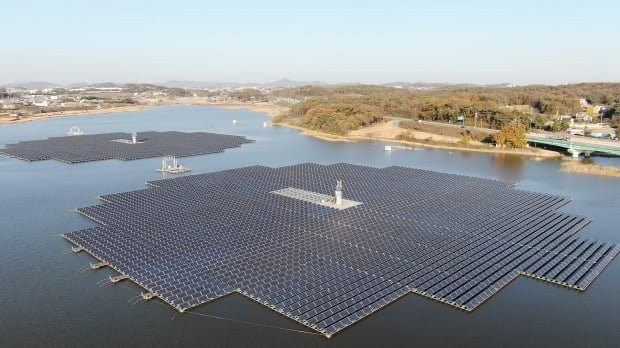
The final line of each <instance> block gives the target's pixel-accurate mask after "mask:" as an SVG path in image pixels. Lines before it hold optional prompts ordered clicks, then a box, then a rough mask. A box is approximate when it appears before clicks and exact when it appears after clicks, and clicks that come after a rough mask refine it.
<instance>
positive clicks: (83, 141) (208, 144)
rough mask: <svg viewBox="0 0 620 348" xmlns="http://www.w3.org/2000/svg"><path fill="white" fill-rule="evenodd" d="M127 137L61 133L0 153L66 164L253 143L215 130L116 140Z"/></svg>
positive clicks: (207, 150)
mask: <svg viewBox="0 0 620 348" xmlns="http://www.w3.org/2000/svg"><path fill="white" fill-rule="evenodd" d="M119 139H127V140H129V139H131V134H129V133H105V134H92V135H80V136H65V137H56V138H49V139H45V140H34V141H23V142H19V143H17V144H9V145H6V147H5V148H4V149H2V150H0V153H1V154H4V155H6V156H10V157H15V158H18V159H21V160H25V161H42V160H49V159H55V160H58V161H61V162H66V163H81V162H91V161H102V160H108V159H118V160H123V161H130V160H137V159H143V158H152V157H160V156H166V155H167V156H175V157H189V156H198V155H207V154H212V153H218V152H223V151H224V150H225V149H229V148H233V147H239V146H241V145H243V144H248V143H252V142H254V140H250V139H247V138H245V137H243V136H236V135H226V134H216V133H205V132H195V133H184V132H172V131H171V132H139V133H138V142H137V143H136V144H133V143H131V142H129V141H127V142H119V141H115V140H119Z"/></svg>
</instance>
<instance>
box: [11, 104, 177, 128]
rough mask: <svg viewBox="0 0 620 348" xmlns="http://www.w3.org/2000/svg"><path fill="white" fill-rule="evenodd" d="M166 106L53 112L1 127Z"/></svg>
mask: <svg viewBox="0 0 620 348" xmlns="http://www.w3.org/2000/svg"><path fill="white" fill-rule="evenodd" d="M166 105H170V104H168V103H163V104H139V105H131V106H113V107H110V108H105V109H93V110H67V111H53V112H46V113H43V114H38V115H41V116H28V117H22V118H13V119H4V118H0V125H5V124H18V123H26V122H34V121H40V120H46V119H50V118H60V117H70V116H91V115H102V114H115V113H119V112H134V111H141V110H145V109H150V108H155V107H158V106H166Z"/></svg>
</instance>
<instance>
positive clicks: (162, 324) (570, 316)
mask: <svg viewBox="0 0 620 348" xmlns="http://www.w3.org/2000/svg"><path fill="white" fill-rule="evenodd" d="M233 120H237V122H236V123H235V124H233V122H232V121H233ZM268 120H269V119H268V117H267V116H265V115H264V114H260V113H254V112H249V111H233V110H221V109H215V108H210V107H188V106H171V107H162V108H154V109H148V110H144V111H140V112H133V113H117V114H107V115H93V116H83V117H64V118H56V119H48V120H42V121H37V122H31V123H22V124H16V125H3V126H0V145H4V144H10V143H15V142H18V141H23V140H37V139H45V138H48V137H53V136H64V135H65V134H66V132H67V131H68V130H69V128H70V127H72V126H78V127H80V128H81V129H82V130H83V131H84V132H86V133H88V134H93V133H107V132H134V131H136V132H138V134H139V132H140V131H168V130H178V131H185V132H195V131H204V132H215V133H224V134H234V135H243V136H247V137H248V138H250V139H254V140H256V143H253V144H246V145H243V146H242V147H240V148H235V149H228V150H226V151H225V152H223V153H219V154H214V155H207V156H197V157H188V158H182V159H180V164H182V165H183V166H186V167H189V168H192V169H193V173H204V172H210V171H219V170H223V169H228V168H237V167H243V166H249V165H265V166H271V167H279V166H285V165H291V164H297V163H303V162H315V163H321V164H332V163H337V162H348V163H354V164H360V165H368V166H374V167H387V166H392V165H399V166H406V167H414V168H421V169H427V170H435V171H441V172H447V173H453V174H460V175H469V176H477V177H484V178H497V179H504V180H511V181H515V182H517V183H518V186H517V187H518V188H520V189H524V190H531V191H537V192H544V193H550V194H556V195H561V196H566V197H570V198H571V199H572V202H571V203H569V204H568V205H566V206H564V207H563V208H562V209H561V211H565V212H569V213H573V214H579V215H584V216H589V217H593V218H594V221H593V222H592V223H591V224H589V225H588V226H587V227H586V228H585V229H583V230H582V231H581V232H579V234H578V235H579V236H581V237H584V238H590V239H595V240H601V241H609V242H612V243H620V231H619V228H618V219H617V212H618V211H620V179H614V178H606V177H597V176H586V175H577V174H565V173H560V172H559V169H560V165H561V161H560V160H534V159H530V158H523V157H520V156H509V155H498V154H486V153H474V152H462V151H448V150H435V149H424V148H415V149H413V150H395V151H392V152H386V151H384V146H385V145H388V144H389V143H387V142H383V141H367V142H329V141H323V140H319V139H315V138H312V137H308V136H304V135H300V134H299V132H298V131H296V130H292V129H288V128H283V127H264V126H263V122H265V121H268ZM593 161H594V162H595V163H597V164H602V165H611V166H618V167H620V159H617V158H600V157H596V158H594V159H593ZM160 165H161V159H160V158H153V159H144V160H138V161H128V162H124V161H117V160H110V161H102V162H90V163H82V164H74V165H69V164H65V163H61V162H57V161H42V162H31V163H29V162H24V161H20V160H17V159H12V158H7V157H4V156H0V347H24V346H46V347H50V346H76V347H83V346H148V347H157V346H161V347H170V346H253V347H256V346H269V347H273V346H298V347H301V346H313V347H314V346H332V347H342V346H346V347H349V346H414V345H415V346H459V347H468V346H471V347H480V346H493V347H497V346H502V347H507V346H514V347H522V346H545V347H549V346H563V347H567V346H571V347H583V346H597V347H612V346H617V345H618V344H619V342H620V329H619V323H620V261H618V260H615V261H614V262H612V263H611V265H610V266H609V267H608V268H607V269H605V270H604V271H603V273H602V274H601V275H600V276H599V278H597V279H596V280H595V281H594V283H593V284H592V285H591V286H590V287H589V288H588V289H587V291H585V292H579V291H575V290H571V289H568V288H564V287H560V286H556V285H552V284H550V283H546V282H542V281H537V280H533V279H529V278H525V277H519V278H518V279H517V280H515V281H514V282H512V283H511V284H509V285H508V286H507V287H506V288H504V289H503V290H501V291H500V292H499V293H498V294H497V295H495V296H494V297H492V298H491V299H489V300H488V301H487V302H486V303H484V304H483V305H482V306H480V307H479V308H478V309H477V310H475V311H474V312H471V313H466V312H463V311H459V310H456V309H454V308H452V307H449V306H446V305H443V304H440V303H438V302H434V301H431V300H429V299H426V298H422V297H419V296H416V295H413V294H411V295H408V296H405V297H404V298H402V299H400V300H399V301H397V302H395V303H393V304H391V305H389V306H388V307H386V308H385V309H383V310H381V311H379V312H377V313H375V314H373V315H371V316H369V317H368V318H367V319H365V320H363V321H361V322H359V323H357V324H355V325H353V326H351V327H350V328H348V329H346V330H344V331H343V332H342V333H339V334H338V335H336V336H334V337H333V338H331V339H326V338H324V337H323V336H321V335H315V334H313V333H311V332H310V331H309V330H308V329H307V328H305V327H303V326H301V325H298V324H297V323H295V322H292V321H290V320H288V319H287V318H285V317H283V316H281V315H279V314H277V313H275V312H273V311H271V310H269V309H267V308H265V307H263V306H262V305H260V304H258V303H255V302H253V301H251V300H249V299H246V298H244V297H242V296H240V295H230V296H227V297H225V298H222V299H220V300H216V301H214V302H212V303H209V304H206V305H202V306H199V307H197V308H196V309H194V310H193V311H192V313H185V314H179V313H176V312H175V311H174V310H173V309H172V308H171V307H169V306H167V305H165V304H163V303H162V302H158V301H150V302H143V301H138V302H135V300H137V298H136V297H135V296H136V295H139V294H140V291H141V289H140V288H139V287H137V286H135V285H133V284H132V283H130V282H124V283H120V284H119V285H113V286H112V285H104V286H100V285H99V284H98V283H99V282H100V281H103V280H104V279H106V278H107V277H108V276H110V275H115V273H114V272H113V271H111V270H109V269H106V268H104V269H101V270H99V271H95V272H94V271H91V270H90V269H88V270H87V271H82V268H83V267H84V266H87V265H88V264H89V263H90V262H94V261H95V260H94V259H93V258H92V257H90V256H88V255H87V254H85V253H79V254H74V253H66V251H67V250H68V249H69V248H70V247H71V245H70V244H69V243H67V242H66V241H65V240H63V239H61V238H59V237H58V236H59V234H61V233H64V232H69V231H75V230H79V229H83V228H87V227H90V226H95V223H94V222H92V221H90V220H88V219H86V218H84V217H82V216H80V215H78V214H77V213H75V212H73V210H74V209H76V208H79V207H84V206H89V205H94V204H98V203H99V201H98V200H97V197H98V196H101V195H105V194H110V193H115V192H124V191H131V190H138V189H144V188H146V186H145V182H146V181H150V180H157V179H161V178H162V177H168V175H167V174H160V173H157V172H155V171H154V169H155V168H157V167H159V166H160ZM190 174H192V173H190ZM497 199H498V200H501V199H502V197H497ZM146 232H147V231H145V233H146Z"/></svg>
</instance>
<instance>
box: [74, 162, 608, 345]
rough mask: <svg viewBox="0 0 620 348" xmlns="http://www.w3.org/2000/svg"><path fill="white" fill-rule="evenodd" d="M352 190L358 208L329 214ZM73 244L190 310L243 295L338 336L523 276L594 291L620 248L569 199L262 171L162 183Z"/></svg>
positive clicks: (437, 176)
mask: <svg viewBox="0 0 620 348" xmlns="http://www.w3.org/2000/svg"><path fill="white" fill-rule="evenodd" d="M340 179H342V180H344V183H345V187H344V192H345V197H347V198H348V199H350V200H352V201H355V202H361V203H362V204H359V205H357V206H353V207H350V208H348V209H341V210H339V209H333V208H331V207H328V206H324V205H321V204H320V201H321V200H323V199H325V198H326V197H329V195H330V194H331V193H332V192H333V190H334V185H335V183H336V181H337V180H340ZM150 185H151V186H152V188H149V189H144V190H139V191H134V192H125V193H118V194H113V195H108V196H104V197H101V199H102V201H103V202H104V204H102V205H97V206H92V207H86V208H82V209H79V212H80V213H81V214H84V215H85V216H87V217H90V218H91V219H93V220H95V221H97V222H99V223H101V224H103V225H104V226H99V227H94V228H90V229H86V230H82V231H76V232H71V233H67V234H65V235H64V238H66V239H67V240H69V241H70V242H72V243H73V244H75V245H77V246H79V247H82V248H83V249H84V250H86V251H87V252H89V253H90V254H91V255H93V256H94V257H95V258H97V259H99V260H100V261H103V262H106V263H107V264H109V265H110V267H112V268H114V269H115V270H116V271H118V272H119V273H121V274H124V275H127V276H128V277H129V278H130V279H131V280H133V281H134V282H135V283H136V284H138V285H140V286H141V287H143V288H145V289H147V290H148V291H149V292H151V293H153V294H155V295H156V296H157V297H159V298H160V299H161V300H162V301H164V302H166V303H168V304H170V305H171V306H173V307H174V308H176V309H177V310H179V311H185V310H188V309H190V308H192V307H195V306H197V305H199V304H201V303H205V302H208V301H212V300H214V299H217V298H219V297H221V296H224V295H226V294H229V293H232V292H237V293H239V294H242V295H244V296H246V297H248V298H251V299H253V300H255V301H257V302H259V303H261V304H263V305H265V306H267V307H269V308H271V309H273V310H274V311H277V312H278V313H281V314H283V315H285V316H287V317H289V318H291V319H293V320H295V321H297V322H299V323H301V324H303V325H306V326H307V327H310V328H312V329H314V330H317V331H318V332H321V333H323V334H324V335H326V336H327V337H330V336H332V335H333V334H335V333H336V332H338V331H340V330H342V329H343V328H345V327H347V326H349V325H351V324H353V323H355V322H357V321H359V320H361V319H363V318H365V317H367V316H368V315H370V314H372V313H373V312H375V311H377V310H379V309H381V308H383V307H385V306H386V305H388V304H389V303H391V302H393V301H395V300H396V299H398V298H399V297H401V296H404V295H406V294H408V293H416V294H419V295H422V296H425V297H428V298H430V299H434V300H437V301H441V302H443V303H446V304H449V305H451V306H454V307H456V308H459V309H463V310H467V311H471V310H473V309H475V308H476V307H477V306H479V305H480V304H481V303H483V302H484V301H485V300H487V299H488V298H489V297H491V296H492V295H493V294H495V293H496V292H497V291H499V290H500V289H501V288H502V287H503V286H505V285H506V284H508V283H509V282H510V281H512V280H513V279H515V278H516V277H517V276H519V275H520V274H523V275H528V276H531V277H535V278H538V279H543V280H546V281H550V282H554V283H557V284H561V285H564V286H568V287H571V288H575V289H579V290H584V289H585V288H586V287H588V285H589V284H590V283H591V282H592V281H593V280H594V279H595V278H596V277H597V276H598V275H599V273H601V271H602V270H603V269H604V268H605V267H606V266H607V265H608V264H609V263H610V262H611V261H612V259H613V258H614V257H615V256H616V255H617V254H618V252H619V250H620V249H619V247H618V246H617V245H613V244H609V243H604V242H598V241H591V240H587V239H582V238H578V237H575V233H577V232H578V231H579V230H580V229H582V228H583V227H584V226H585V225H587V224H588V223H589V222H590V219H588V218H584V217H581V216H575V215H570V214H564V213H559V212H557V211H556V209H558V208H559V207H561V206H562V205H564V204H566V203H568V200H567V199H566V198H562V197H558V196H553V195H547V194H540V193H534V192H526V191H521V190H517V189H514V188H513V187H512V186H513V185H512V184H511V183H507V182H502V181H495V180H487V179H479V178H472V177H464V176H457V175H450V174H443V173H436V172H430V171H425V170H418V169H410V168H402V167H388V168H383V169H378V168H370V167H363V166H356V165H350V164H335V165H330V166H323V165H318V164H302V165H296V166H290V167H282V168H267V167H261V166H255V167H247V168H240V169H234V170H227V171H222V172H214V173H207V174H201V175H192V176H185V177H182V178H176V179H167V180H159V181H154V182H151V183H150Z"/></svg>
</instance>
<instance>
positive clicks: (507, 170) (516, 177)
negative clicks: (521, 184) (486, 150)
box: [489, 153, 525, 182]
mask: <svg viewBox="0 0 620 348" xmlns="http://www.w3.org/2000/svg"><path fill="white" fill-rule="evenodd" d="M489 159H490V160H491V168H493V169H494V174H495V176H497V177H499V178H501V179H503V180H508V181H515V182H518V181H521V179H522V178H523V167H524V165H525V158H523V156H515V155H507V154H503V153H497V154H494V155H493V156H489Z"/></svg>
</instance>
